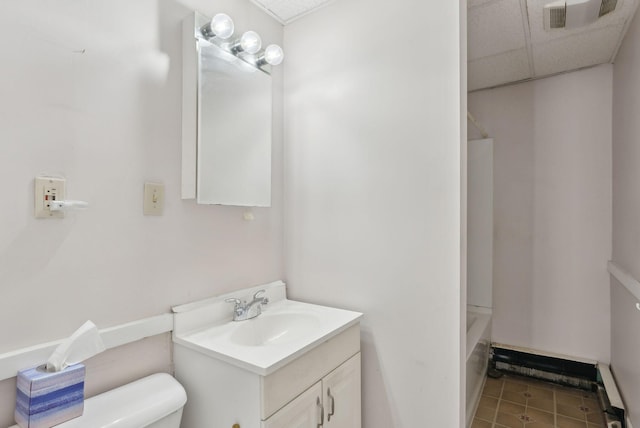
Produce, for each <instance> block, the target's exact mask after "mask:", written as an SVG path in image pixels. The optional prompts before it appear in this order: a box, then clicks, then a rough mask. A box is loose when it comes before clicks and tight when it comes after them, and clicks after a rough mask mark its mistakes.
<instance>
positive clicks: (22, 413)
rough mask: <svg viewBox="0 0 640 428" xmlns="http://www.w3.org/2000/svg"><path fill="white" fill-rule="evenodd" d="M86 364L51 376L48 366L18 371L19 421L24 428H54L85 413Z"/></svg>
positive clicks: (17, 411)
mask: <svg viewBox="0 0 640 428" xmlns="http://www.w3.org/2000/svg"><path fill="white" fill-rule="evenodd" d="M84 374H85V368H84V364H74V365H72V366H69V367H67V368H66V369H64V370H62V371H59V372H54V373H48V372H47V371H46V369H45V367H44V366H39V367H34V368H31V369H27V370H20V371H19V372H18V390H17V399H16V411H15V418H16V422H17V423H18V425H20V427H21V428H50V427H52V426H54V425H58V424H60V423H62V422H65V421H68V420H69V419H73V418H77V417H78V416H81V415H82V412H83V411H84Z"/></svg>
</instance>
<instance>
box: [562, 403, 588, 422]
mask: <svg viewBox="0 0 640 428" xmlns="http://www.w3.org/2000/svg"><path fill="white" fill-rule="evenodd" d="M581 408H582V405H580V406H577V405H567V404H562V403H556V412H557V413H558V414H559V415H562V416H568V417H570V418H573V419H578V420H582V421H585V422H586V421H587V419H586V413H585V412H584V411H583V410H582V409H581Z"/></svg>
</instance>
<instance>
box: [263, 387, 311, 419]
mask: <svg viewBox="0 0 640 428" xmlns="http://www.w3.org/2000/svg"><path fill="white" fill-rule="evenodd" d="M322 416H323V415H322V385H321V383H320V382H318V383H316V384H315V385H313V386H312V387H311V388H309V389H307V390H306V391H305V392H303V393H302V394H301V395H299V396H298V397H297V398H295V399H294V400H293V401H291V402H290V403H289V404H287V405H286V406H284V407H283V408H282V409H280V410H278V411H277V412H276V413H274V414H273V416H271V417H270V418H269V419H267V420H266V421H263V422H262V428H318V427H319V426H321V423H322Z"/></svg>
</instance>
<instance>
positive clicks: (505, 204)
mask: <svg viewBox="0 0 640 428" xmlns="http://www.w3.org/2000/svg"><path fill="white" fill-rule="evenodd" d="M611 94H612V66H611V65H603V66H599V67H595V68H591V69H587V70H582V71H577V72H573V73H568V74H563V75H559V76H556V77H550V78H546V79H542V80H536V81H533V82H529V83H523V84H517V85H512V86H507V87H503V88H498V89H491V90H485V91H480V92H474V93H471V94H469V111H470V112H471V113H472V114H473V115H474V116H475V117H476V118H477V119H478V121H479V122H480V123H481V124H482V125H484V127H485V128H486V129H487V131H488V133H489V135H490V137H492V138H494V275H493V278H494V290H493V296H494V297H493V309H494V318H493V340H494V341H495V342H498V343H506V344H510V345H517V346H523V347H529V348H533V349H538V350H542V351H548V352H555V353H560V354H565V355H569V356H575V357H582V358H590V359H595V360H599V361H603V362H608V361H609V337H610V334H609V324H610V320H609V317H610V314H609V309H608V308H609V303H608V302H609V285H608V283H609V279H608V275H607V261H608V259H609V257H610V254H611V96H612V95H611ZM469 134H470V138H478V137H479V135H478V133H477V131H476V130H475V129H473V128H472V127H471V126H470V127H469Z"/></svg>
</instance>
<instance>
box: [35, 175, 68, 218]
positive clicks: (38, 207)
mask: <svg viewBox="0 0 640 428" xmlns="http://www.w3.org/2000/svg"><path fill="white" fill-rule="evenodd" d="M65 184H66V180H65V179H64V178H56V177H36V179H35V192H34V195H35V216H36V218H64V212H63V211H51V202H52V201H64V191H65Z"/></svg>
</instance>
